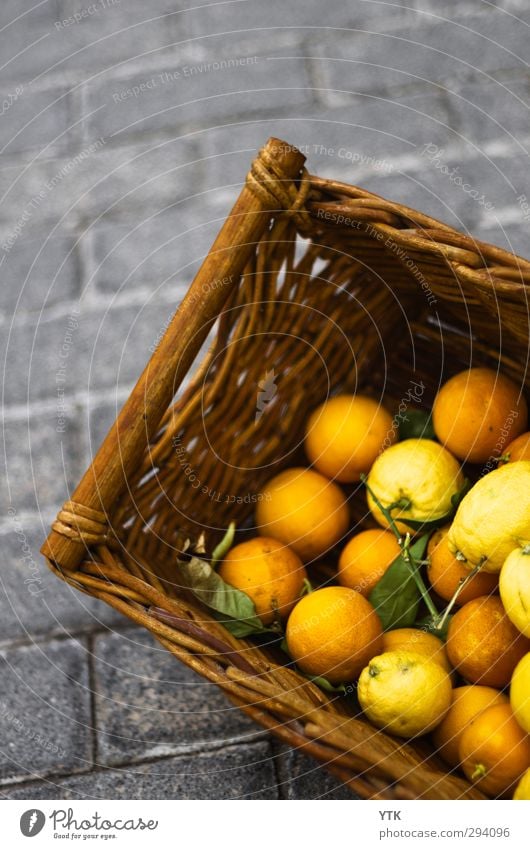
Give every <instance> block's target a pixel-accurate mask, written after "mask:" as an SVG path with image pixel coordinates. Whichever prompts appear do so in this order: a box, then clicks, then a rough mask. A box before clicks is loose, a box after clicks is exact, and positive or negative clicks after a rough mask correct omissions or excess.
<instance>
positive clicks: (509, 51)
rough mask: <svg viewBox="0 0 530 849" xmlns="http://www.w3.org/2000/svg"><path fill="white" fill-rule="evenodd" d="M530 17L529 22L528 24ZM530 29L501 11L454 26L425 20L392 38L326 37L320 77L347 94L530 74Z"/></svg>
mask: <svg viewBox="0 0 530 849" xmlns="http://www.w3.org/2000/svg"><path fill="white" fill-rule="evenodd" d="M527 15H528V12H525V13H524V15H523V18H525V19H527ZM526 41H527V28H526V26H521V24H520V23H519V22H518V20H517V19H514V18H513V17H510V16H508V15H503V14H502V13H501V12H498V11H497V10H490V12H489V13H488V12H483V13H482V14H480V13H479V14H474V15H467V16H466V17H465V18H462V19H460V18H459V19H458V20H455V21H448V20H444V19H442V18H430V19H428V20H423V19H422V20H420V21H419V22H418V23H417V24H415V26H414V27H413V28H411V27H409V26H406V27H403V28H402V29H395V30H392V32H391V33H379V32H377V31H369V32H368V31H366V32H363V31H362V28H361V29H360V30H359V31H358V32H357V33H352V34H344V35H342V36H340V35H339V36H338V37H337V34H335V33H329V34H325V33H323V34H321V35H319V37H318V40H315V50H316V53H317V55H319V56H321V57H326V58H322V59H321V60H320V61H318V62H317V66H318V73H319V74H320V75H322V76H323V77H324V79H325V80H326V84H327V86H328V87H329V88H330V89H332V90H337V91H341V90H344V89H351V88H355V89H356V90H358V91H383V90H388V89H391V88H395V87H400V86H410V85H423V84H425V82H436V83H442V84H443V83H444V82H445V81H447V80H450V79H455V78H460V79H468V80H469V79H473V78H476V77H479V78H480V75H481V72H493V71H500V70H506V69H518V70H520V71H522V72H524V71H525V70H526V64H525V56H526V48H525V45H526Z"/></svg>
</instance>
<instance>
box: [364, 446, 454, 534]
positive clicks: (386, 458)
mask: <svg viewBox="0 0 530 849" xmlns="http://www.w3.org/2000/svg"><path fill="white" fill-rule="evenodd" d="M463 485H464V475H463V474H462V470H461V468H460V466H459V464H458V462H457V460H455V458H454V457H453V455H452V454H450V453H449V451H447V449H445V448H444V447H443V446H442V445H439V444H438V443H437V442H434V441H433V440H432V439H405V440H404V441H403V442H398V443H397V444H396V445H391V446H390V448H387V450H386V451H383V453H382V454H380V455H379V457H378V458H377V460H376V461H375V463H374V465H373V466H372V468H371V471H370V474H369V475H368V487H369V488H370V489H371V490H372V491H373V493H374V495H375V496H376V498H377V500H378V501H380V503H381V504H382V505H383V507H386V508H388V507H390V506H391V505H393V504H396V503H399V504H400V505H402V506H400V507H398V508H395V509H393V510H392V517H393V518H394V519H400V520H401V521H399V522H397V523H396V524H397V526H398V528H399V530H400V531H401V532H402V533H405V532H406V531H407V530H409V528H407V525H406V522H407V519H410V520H411V521H414V522H432V521H434V520H436V519H441V518H443V517H444V516H447V514H448V513H450V511H451V508H452V502H451V498H452V497H453V496H454V495H456V493H457V492H459V491H460V490H461V489H462V486H463ZM367 498H368V506H369V508H370V510H371V512H372V515H373V516H374V518H375V519H376V521H377V522H379V524H380V525H382V526H383V527H385V528H386V527H388V522H387V520H386V519H385V517H384V515H383V514H382V513H381V511H380V509H379V508H378V507H377V505H376V503H375V501H374V499H373V498H372V496H371V495H370V492H367Z"/></svg>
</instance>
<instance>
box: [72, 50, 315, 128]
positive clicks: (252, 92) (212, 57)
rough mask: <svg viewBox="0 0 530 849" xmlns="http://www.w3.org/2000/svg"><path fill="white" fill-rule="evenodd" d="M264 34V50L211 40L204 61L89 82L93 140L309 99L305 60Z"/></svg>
mask: <svg viewBox="0 0 530 849" xmlns="http://www.w3.org/2000/svg"><path fill="white" fill-rule="evenodd" d="M263 40H264V46H263V51H264V52H263V51H260V52H258V49H257V47H255V50H254V52H253V53H249V52H247V51H245V49H244V46H243V45H241V43H240V39H239V38H236V37H231V36H226V37H225V38H224V39H223V42H222V44H221V45H219V47H217V46H216V45H214V44H213V43H212V44H209V50H208V54H207V57H206V58H205V59H201V60H199V61H195V62H193V61H191V62H185V63H175V62H173V63H172V64H165V65H160V66H159V67H158V68H157V69H156V70H152V71H150V72H149V73H146V72H145V71H142V72H140V73H137V74H135V75H134V76H131V77H120V78H119V79H117V78H115V77H112V76H110V75H108V74H106V75H105V76H103V77H99V78H98V79H96V80H94V81H93V82H92V83H87V85H86V86H85V88H86V92H85V98H86V103H87V110H88V112H89V113H91V115H90V117H89V118H87V120H86V122H85V127H86V132H87V138H88V139H92V138H99V137H102V138H109V137H111V138H112V140H113V142H116V141H120V142H122V141H123V140H126V139H127V138H128V136H131V135H135V136H139V135H141V134H145V133H154V132H157V131H163V132H166V133H170V134H174V133H175V128H176V127H179V128H180V127H182V126H184V127H185V126H190V127H193V128H194V129H195V128H196V127H197V126H208V125H211V124H213V123H218V122H219V121H220V120H223V119H224V118H225V116H226V115H227V114H228V115H230V116H231V117H236V116H238V115H241V116H245V117H247V116H248V115H263V113H264V112H267V113H274V112H277V111H278V110H280V111H285V110H286V109H289V108H293V107H298V106H300V105H301V104H304V103H308V102H310V101H311V100H312V94H311V90H310V80H309V76H308V73H307V69H306V63H305V61H304V59H303V58H302V57H296V56H294V57H291V58H289V59H278V58H276V57H275V56H274V51H271V49H270V41H269V39H266V38H265V37H264V38H263Z"/></svg>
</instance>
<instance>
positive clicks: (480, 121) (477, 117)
mask: <svg viewBox="0 0 530 849" xmlns="http://www.w3.org/2000/svg"><path fill="white" fill-rule="evenodd" d="M447 98H448V99H449V102H450V107H451V114H452V117H453V119H454V122H455V128H456V129H458V131H459V132H460V133H461V134H462V136H463V137H464V139H465V141H466V142H471V143H472V144H475V145H477V147H478V148H479V149H480V148H481V147H482V145H483V144H484V143H485V142H490V141H494V140H495V141H496V140H504V141H505V142H508V143H512V144H514V146H516V145H517V143H518V142H519V143H521V144H522V145H525V144H526V145H527V144H528V142H527V141H526V142H525V139H526V140H528V138H529V136H530V83H529V81H528V80H526V79H515V80H506V81H500V80H493V79H492V80H485V81H480V82H475V83H466V84H463V85H460V84H456V85H455V86H453V87H452V89H451V91H447Z"/></svg>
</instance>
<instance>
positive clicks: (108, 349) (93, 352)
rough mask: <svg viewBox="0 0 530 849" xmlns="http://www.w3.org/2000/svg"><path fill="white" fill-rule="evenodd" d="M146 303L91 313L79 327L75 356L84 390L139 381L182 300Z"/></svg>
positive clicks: (77, 381)
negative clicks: (179, 301) (160, 337)
mask: <svg viewBox="0 0 530 849" xmlns="http://www.w3.org/2000/svg"><path fill="white" fill-rule="evenodd" d="M151 297H152V296H151V294H150V293H146V299H145V302H144V303H142V304H138V305H134V306H128V307H120V308H116V309H109V310H107V311H102V312H99V311H93V312H90V313H87V314H86V315H85V316H84V317H83V318H82V320H81V323H80V326H79V344H78V345H77V346H76V350H75V352H74V353H73V354H72V360H73V359H74V356H75V364H74V367H75V375H76V385H77V386H78V387H79V388H80V389H81V390H82V391H90V390H92V389H100V388H108V389H114V388H116V387H118V386H123V385H126V386H129V385H131V384H134V383H136V380H137V379H138V377H139V376H140V374H141V373H142V371H143V369H144V367H145V366H146V365H147V362H148V360H149V358H150V356H151V353H152V351H153V350H154V348H155V347H156V344H157V340H158V338H159V336H160V334H161V333H162V332H163V329H164V327H165V326H166V325H167V323H168V322H169V321H170V319H171V316H172V315H173V312H174V310H175V307H176V306H177V303H178V300H180V297H181V294H178V293H177V292H175V298H174V301H173V303H160V301H158V302H157V301H156V300H155V302H154V303H150V300H151Z"/></svg>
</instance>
